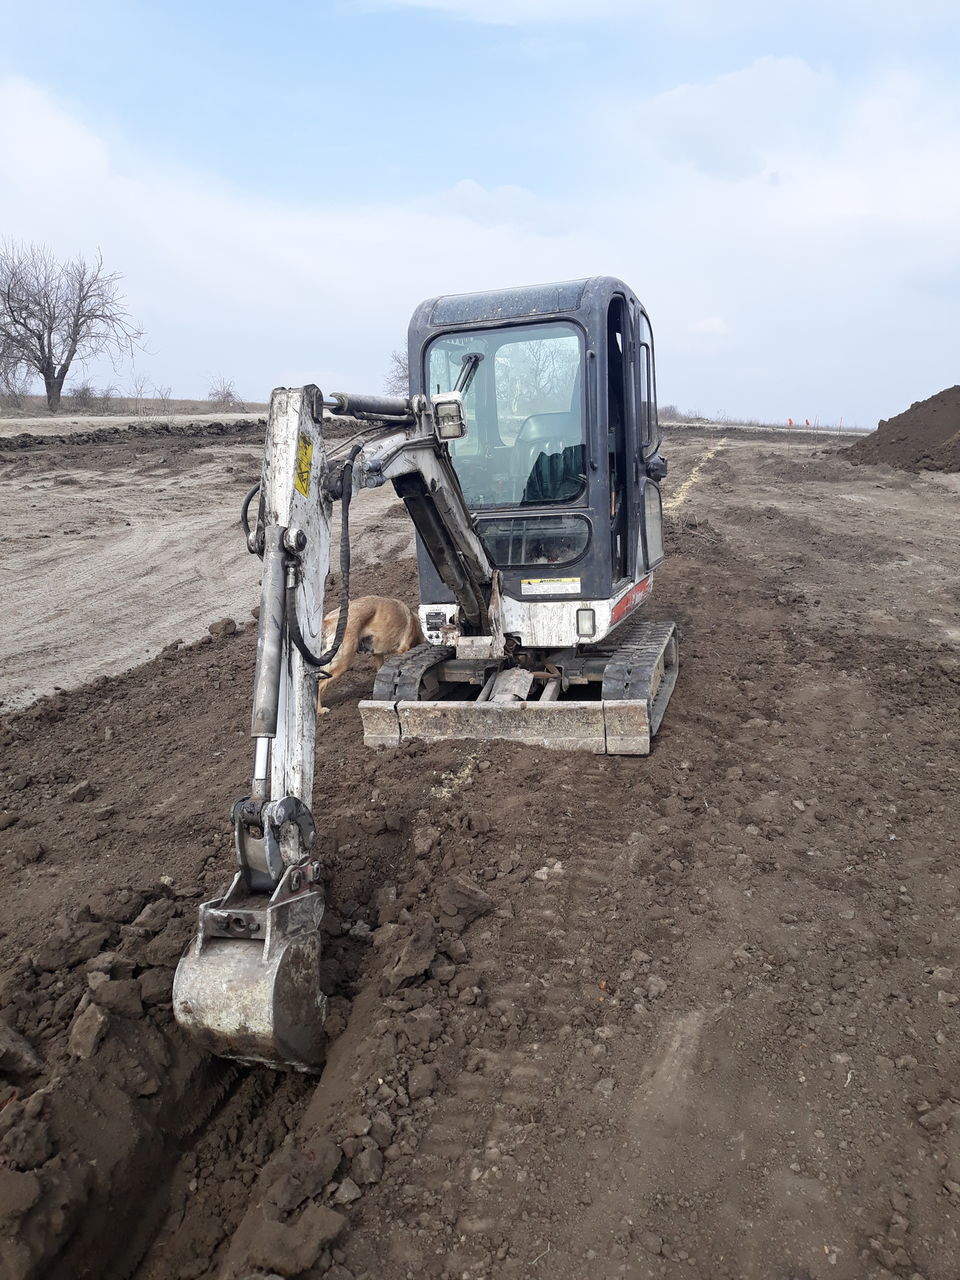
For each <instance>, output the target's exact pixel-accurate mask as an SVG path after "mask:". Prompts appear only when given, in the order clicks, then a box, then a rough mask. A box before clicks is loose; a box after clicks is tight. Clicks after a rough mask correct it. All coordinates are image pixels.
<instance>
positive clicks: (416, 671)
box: [373, 644, 456, 702]
mask: <svg viewBox="0 0 960 1280" xmlns="http://www.w3.org/2000/svg"><path fill="white" fill-rule="evenodd" d="M455 654H456V650H455V649H454V648H453V646H452V645H443V644H418V645H417V647H416V648H415V649H408V650H407V652H406V653H398V654H396V655H395V656H394V657H392V658H388V659H387V661H386V662H385V663H384V664H383V666H382V667H381V668H380V670H379V671H378V673H377V678H376V680H375V681H374V682H373V698H374V700H375V701H377V702H419V701H420V685H421V683H422V682H423V677H424V676H425V675H426V674H427V672H428V671H429V670H430V668H431V667H435V666H436V665H437V663H438V662H446V661H447V659H448V658H452V657H454V656H455Z"/></svg>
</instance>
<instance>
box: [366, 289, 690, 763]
mask: <svg viewBox="0 0 960 1280" xmlns="http://www.w3.org/2000/svg"><path fill="white" fill-rule="evenodd" d="M467 357H472V360H471V365H472V368H473V376H472V378H471V380H470V382H469V388H468V389H467V390H466V391H465V392H464V393H463V395H462V400H463V408H464V413H465V418H466V422H467V430H466V434H465V435H464V436H463V438H462V439H459V440H456V441H454V442H452V443H451V444H450V449H449V452H450V458H451V461H452V464H453V468H454V470H455V472H456V475H457V479H458V481H459V484H460V488H461V491H462V497H463V501H464V503H465V505H466V507H467V508H468V510H469V512H470V515H471V517H472V519H473V522H474V527H475V529H476V532H477V535H478V537H479V538H480V541H481V542H482V543H483V546H484V548H485V550H486V553H487V555H488V557H489V560H490V562H491V564H492V565H494V566H495V567H496V570H497V573H498V590H499V595H500V601H499V603H500V616H501V619H502V625H503V632H504V642H505V650H504V651H505V653H506V655H507V663H508V666H509V667H511V668H520V669H521V670H523V671H527V672H530V673H532V679H531V681H530V683H529V685H528V686H527V685H526V684H525V683H524V681H523V680H522V679H521V678H520V677H518V676H517V675H516V674H514V675H512V676H509V677H508V676H507V675H506V674H504V673H503V671H502V670H501V669H500V668H497V669H495V667H496V662H495V659H498V658H499V657H500V655H499V654H496V653H492V654H480V653H475V654H471V644H470V641H469V637H470V636H471V634H477V633H482V630H483V628H482V627H480V626H477V625H475V624H471V623H470V622H469V621H468V620H466V619H465V618H464V616H463V611H462V609H461V608H460V604H459V600H458V596H457V593H456V592H455V591H454V590H452V589H451V587H450V585H449V581H448V577H449V575H445V574H444V572H443V571H442V566H441V567H440V568H438V557H437V554H436V552H437V548H436V546H435V543H434V540H433V539H432V537H431V531H430V530H429V529H428V530H427V531H426V533H425V534H424V533H422V532H421V531H420V528H419V526H418V537H417V563H418V571H419V580H420V620H421V626H422V628H423V631H424V634H425V636H426V637H427V640H428V641H429V642H430V644H431V645H433V646H434V647H435V648H436V651H437V653H438V655H439V654H440V652H441V650H445V649H447V648H449V646H451V645H452V646H453V647H454V649H455V651H456V652H455V654H454V655H452V656H451V655H450V654H449V653H448V655H447V658H446V659H445V660H444V661H440V660H439V659H438V662H437V663H436V664H435V665H434V667H433V668H431V669H430V670H429V671H424V672H423V679H421V680H420V682H419V683H418V684H417V685H416V686H414V685H413V684H412V682H411V679H407V678H404V676H403V669H404V668H406V669H407V671H412V670H413V664H419V665H421V666H422V664H423V661H424V656H423V655H422V654H418V655H416V656H415V657H413V658H408V659H405V658H404V657H403V655H401V656H399V657H398V658H397V659H394V660H391V661H390V662H388V663H387V664H386V666H385V668H384V670H383V671H382V672H381V676H380V678H379V679H378V681H377V683H376V685H375V686H374V692H373V697H372V698H371V699H369V700H367V701H365V702H364V703H362V704H361V712H362V714H363V716H364V724H365V729H366V737H367V741H368V742H370V743H371V744H374V745H377V744H383V743H390V742H395V741H398V740H399V738H402V737H404V736H426V737H427V738H429V739H433V738H443V737H449V736H466V737H480V738H483V737H509V738H515V739H518V740H521V741H527V742H533V743H536V744H539V745H543V746H554V745H556V746H562V747H564V748H569V747H570V746H571V745H574V744H578V745H580V746H581V747H582V749H586V750H591V751H611V750H612V751H617V752H624V751H630V752H636V753H645V752H646V751H648V750H649V745H650V738H651V736H652V734H653V733H655V732H656V729H657V727H658V726H659V722H660V718H661V717H662V713H663V708H664V707H665V706H666V701H667V699H668V698H669V696H670V692H671V690H672V688H673V682H674V680H675V678H676V668H677V661H676V659H677V653H676V649H677V645H676V635H675V630H674V628H673V625H672V624H663V623H659V624H657V623H648V624H644V626H643V627H641V628H640V629H639V631H638V629H637V627H636V626H634V627H633V630H632V631H631V632H630V634H629V643H628V628H627V626H626V625H625V624H627V622H628V620H630V619H632V618H633V615H634V614H635V611H636V610H637V609H638V607H639V606H640V605H641V604H642V603H643V601H644V600H645V599H646V597H647V596H648V595H649V592H650V590H651V587H652V583H653V578H652V574H653V570H654V569H655V568H656V567H657V565H659V564H660V562H661V561H662V560H663V509H662V502H661V495H660V481H661V480H662V479H663V477H664V476H665V474H666V469H667V468H666V463H665V461H664V460H663V458H662V457H661V455H660V452H659V449H660V443H661V440H660V434H659V429H658V424H657V403H656V383H655V373H654V353H653V332H652V329H651V326H650V321H649V318H648V316H647V313H646V312H645V310H644V308H643V306H642V305H641V304H640V302H639V300H638V299H637V297H636V295H635V294H634V293H633V292H632V290H631V289H629V288H628V287H627V285H625V284H624V283H623V281H621V280H617V279H615V278H613V277H611V276H595V277H592V278H590V279H587V280H572V281H567V282H565V283H562V284H553V285H540V286H535V287H531V288H519V289H503V290H496V291H492V292H487V293H474V294H463V295H457V296H443V297H439V298H431V299H429V300H428V301H426V302H423V303H421V305H420V306H419V307H418V308H417V310H416V312H415V313H414V316H413V319H412V321H411V323H410V329H409V351H408V358H409V369H410V383H411V393H412V394H420V395H423V396H426V397H429V396H436V395H438V394H443V393H445V392H449V391H451V390H453V389H454V388H455V387H456V386H457V385H458V381H459V380H460V378H461V370H462V368H463V362H464V360H465V359H466V358H467ZM397 491H398V493H400V496H401V497H404V498H405V499H406V496H407V495H406V493H405V491H404V488H403V486H402V485H398V486H397ZM408 505H409V504H408ZM411 514H412V515H413V516H414V522H415V523H416V522H417V521H416V514H415V512H414V511H413V510H411ZM640 631H642V632H643V634H642V636H641V635H640V633H639V632H640ZM614 633H616V634H615V636H614ZM610 637H614V639H615V640H616V641H618V643H616V644H613V645H611V646H609V647H605V646H606V645H607V643H608V639H609V638H610ZM638 645H640V646H641V647H642V648H643V650H644V654H645V657H644V662H645V663H646V670H645V671H643V672H641V670H640V667H637V666H636V664H633V665H632V666H631V676H630V678H629V679H628V681H627V682H626V684H625V685H624V684H623V683H622V682H620V681H619V680H618V678H617V677H616V674H615V673H616V671H617V670H619V668H618V667H617V663H616V661H613V664H612V665H611V666H610V669H609V671H608V669H607V668H608V665H609V664H608V663H607V662H606V661H605V659H606V658H610V659H611V660H614V659H616V658H617V654H618V651H619V654H620V657H621V658H622V657H623V656H624V655H625V654H627V653H628V651H629V652H631V653H636V652H637V651H638V650H637V646H638ZM473 647H474V648H475V646H473ZM471 661H472V665H470V664H471ZM491 677H493V682H492V683H489V682H490V681H491ZM497 677H499V687H498V683H497ZM518 689H520V690H521V691H522V696H521V697H517V696H516V693H517V690H518ZM508 692H509V697H508V696H507V694H508ZM501 693H502V694H503V695H504V696H503V697H501V696H500V694H501ZM641 694H642V696H641ZM544 697H546V699H547V701H546V702H544V701H543V699H544ZM625 701H626V702H634V703H635V704H636V705H634V706H633V707H631V708H627V709H626V712H625V711H624V710H623V709H618V708H617V707H614V706H612V705H611V706H609V707H605V706H603V705H602V704H604V703H607V704H613V703H621V702H625ZM641 701H643V702H644V703H645V704H646V711H645V712H642V710H641V707H640V705H639V704H640V702H641ZM388 702H389V703H391V704H392V707H393V710H394V711H395V713H396V714H395V716H393V717H391V716H390V715H386V714H383V712H384V704H385V703H388ZM415 704H417V705H415ZM465 704H466V705H465ZM469 704H473V705H472V706H471V705H469ZM518 704H520V705H518ZM534 704H536V707H537V710H538V711H539V712H540V713H541V714H539V715H538V714H533V708H534ZM548 704H549V710H548ZM585 704H591V705H589V706H588V705H585ZM608 710H609V713H610V714H609V715H607V714H606V712H607V711H608ZM627 713H629V714H627ZM630 720H632V721H633V724H634V731H631V730H630V729H629V727H628V726H627V725H626V722H627V721H630Z"/></svg>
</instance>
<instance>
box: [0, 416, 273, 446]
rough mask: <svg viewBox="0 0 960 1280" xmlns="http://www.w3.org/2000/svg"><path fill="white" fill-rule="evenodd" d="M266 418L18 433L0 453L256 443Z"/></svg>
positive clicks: (3, 441) (4, 442)
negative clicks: (152, 443) (203, 440)
mask: <svg viewBox="0 0 960 1280" xmlns="http://www.w3.org/2000/svg"><path fill="white" fill-rule="evenodd" d="M266 425H267V420H266V418H242V419H240V420H239V421H236V422H187V423H176V422H146V423H138V422H131V423H130V425H129V426H123V427H94V428H92V429H91V430H90V431H72V432H69V433H67V434H65V435H56V436H51V435H36V434H34V433H32V432H29V431H22V432H20V433H19V434H18V435H15V436H7V437H4V438H3V439H0V449H4V450H6V449H11V450H12V449H46V448H49V447H50V446H52V445H77V444H113V443H116V442H117V441H121V442H122V441H128V440H149V439H152V438H155V437H164V436H167V437H173V438H179V439H184V440H187V439H193V438H196V437H203V436H207V437H217V436H242V437H246V436H250V437H253V438H255V439H259V438H260V437H261V436H262V434H263V429H264V427H265V426H266Z"/></svg>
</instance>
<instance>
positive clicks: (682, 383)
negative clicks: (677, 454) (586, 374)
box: [0, 0, 960, 427]
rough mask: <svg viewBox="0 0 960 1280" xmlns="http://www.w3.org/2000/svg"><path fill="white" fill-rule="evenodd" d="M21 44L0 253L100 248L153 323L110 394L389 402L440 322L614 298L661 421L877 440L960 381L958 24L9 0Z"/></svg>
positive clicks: (12, 49) (6, 112)
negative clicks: (420, 307) (805, 428)
mask: <svg viewBox="0 0 960 1280" xmlns="http://www.w3.org/2000/svg"><path fill="white" fill-rule="evenodd" d="M0 31H2V32H3V38H2V42H0V237H4V238H13V239H19V240H32V241H40V242H43V243H46V244H47V245H49V246H50V247H51V248H52V249H53V250H54V251H55V252H56V253H57V254H59V255H62V256H64V257H68V256H72V255H75V254H78V253H79V254H83V255H86V256H91V255H93V254H95V253H96V251H97V250H98V249H99V250H100V251H101V252H102V253H103V257H104V260H105V263H106V264H107V266H108V268H110V269H112V270H116V271H119V272H122V274H123V276H124V282H123V289H124V293H125V296H126V299H127V305H128V308H129V310H130V311H131V313H132V314H133V315H134V316H135V317H136V319H137V320H138V321H139V322H140V323H141V324H142V326H143V328H144V330H145V331H146V350H144V351H142V352H140V353H139V354H138V355H137V357H136V367H135V369H134V368H131V367H130V366H129V365H127V366H124V367H122V368H121V369H118V370H114V369H112V368H111V367H110V365H109V363H106V362H104V361H100V362H98V363H96V364H94V365H93V366H91V367H90V368H89V369H88V370H86V373H87V374H88V375H89V376H90V377H92V378H93V379H94V380H95V381H97V382H98V383H111V384H113V385H116V386H118V387H120V388H121V389H126V388H128V387H129V386H130V385H131V384H132V382H133V380H134V378H135V377H143V378H146V379H147V380H148V381H149V382H151V383H153V384H155V385H163V386H172V387H173V392H174V395H178V396H184V397H187V396H203V395H205V394H206V391H207V390H208V389H209V387H210V386H211V384H212V382H213V380H214V379H215V378H217V377H225V378H227V379H231V380H233V382H234V384H235V386H236V388H237V390H238V392H239V393H240V394H241V395H242V396H244V397H245V398H248V399H250V400H265V399H267V397H268V395H269V392H270V389H271V388H272V387H274V386H279V385H299V384H301V383H305V382H316V383H317V384H318V385H319V386H321V387H322V388H323V389H324V391H334V390H352V391H375V390H379V389H380V388H381V387H382V384H383V381H384V378H385V376H386V373H387V369H388V366H389V356H390V352H391V351H392V350H393V349H395V348H403V347H404V346H405V341H406V326H407V323H408V320H409V318H410V315H411V313H412V312H413V309H414V307H415V306H416V304H417V303H418V302H419V301H420V300H421V299H422V298H425V297H429V296H431V295H433V294H437V293H456V292H463V291H468V290H474V289H486V288H496V287H500V286H509V285H517V284H532V283H540V282H545V281H550V280H564V279H573V278H578V277H581V276H586V275H608V274H609V275H616V276H620V277H621V278H622V279H624V280H626V282H627V283H628V284H629V285H630V286H631V288H632V289H633V290H634V291H635V292H636V293H637V294H638V296H639V297H640V298H641V300H642V301H643V302H644V304H645V306H646V308H647V310H648V312H649V314H650V316H651V319H652V321H653V327H654V333H655V340H656V356H657V373H658V387H659V397H660V401H661V404H665V403H674V404H677V405H679V406H680V407H681V408H683V409H686V410H688V411H696V412H700V413H704V414H709V415H726V416H728V417H730V418H750V419H754V418H759V419H762V420H767V421H785V420H786V419H787V418H793V419H794V420H795V421H803V420H804V419H809V420H810V421H811V422H813V421H820V422H822V423H838V422H841V421H842V422H843V424H844V425H855V424H859V425H862V426H870V427H872V426H874V425H875V424H876V422H877V420H878V419H879V418H885V417H890V416H892V415H893V414H895V413H898V412H900V411H901V410H902V409H904V408H906V407H907V406H908V405H909V404H910V403H912V402H913V401H916V400H921V399H925V398H926V397H927V396H929V395H932V394H933V393H934V392H936V391H939V390H941V389H942V388H944V387H946V386H951V385H953V384H954V383H957V382H960V342H958V334H960V76H958V68H960V5H958V4H957V3H956V0H912V3H910V4H903V3H902V2H899V3H897V4H894V3H893V0H777V2H776V3H774V2H773V0H725V3H723V4H720V3H717V2H716V0H313V2H312V3H307V2H306V0H274V2H273V3H272V4H266V3H264V2H263V0H260V2H259V3H247V0H233V2H232V3H230V4H226V3H221V0H206V3H203V4H197V3H196V0H189V2H186V0H165V3H164V4H163V5H159V4H156V3H141V2H139V0H122V2H121V0H84V3H83V4H77V3H76V0H69V3H66V2H64V0H45V3H44V5H43V6H42V7H38V6H37V5H36V4H34V3H26V2H21V0H17V2H15V3H14V2H12V0H0ZM82 372H83V371H80V370H78V371H77V376H81V375H82Z"/></svg>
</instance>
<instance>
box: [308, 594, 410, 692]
mask: <svg viewBox="0 0 960 1280" xmlns="http://www.w3.org/2000/svg"><path fill="white" fill-rule="evenodd" d="M339 618H340V610H339V609H334V611H333V612H332V613H328V614H327V615H326V617H325V618H324V619H323V647H324V649H329V647H330V645H331V644H333V637H334V633H335V632H336V630H337V622H338V621H339ZM423 643H424V637H423V632H422V631H421V630H420V623H419V621H418V620H417V617H416V614H413V613H411V612H410V610H409V609H408V608H407V606H406V605H405V604H404V603H403V601H402V600H394V599H393V598H392V597H391V596H360V597H358V599H356V600H351V601H350V605H349V612H348V614H347V629H346V631H345V632H344V633H343V643H342V644H341V645H340V648H339V650H338V652H337V654H336V656H335V657H334V659H333V661H332V662H331V663H330V664H329V666H327V667H325V668H324V670H325V671H328V672H329V673H330V674H329V677H328V679H326V680H320V682H319V683H318V685H317V715H319V716H325V715H326V714H327V713H328V712H329V710H330V708H329V707H325V706H324V705H323V702H322V699H323V695H324V694H325V693H327V692H328V690H329V689H330V686H331V685H332V684H333V682H334V680H339V679H340V677H341V676H342V675H345V674H346V672H347V671H349V669H350V667H351V666H352V665H353V660H354V658H355V657H356V656H357V654H358V653H370V654H373V660H374V662H375V663H376V664H377V670H378V671H379V670H380V668H381V667H382V666H383V664H384V662H385V661H386V660H387V658H389V657H391V656H392V655H393V654H395V653H406V651H407V650H408V649H412V648H413V647H414V645H418V644H423Z"/></svg>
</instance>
